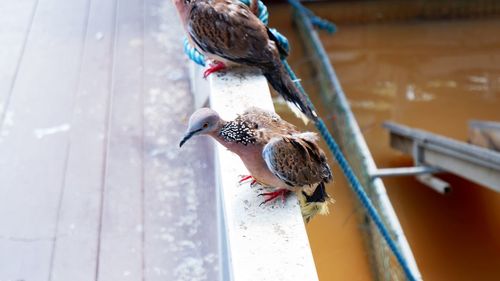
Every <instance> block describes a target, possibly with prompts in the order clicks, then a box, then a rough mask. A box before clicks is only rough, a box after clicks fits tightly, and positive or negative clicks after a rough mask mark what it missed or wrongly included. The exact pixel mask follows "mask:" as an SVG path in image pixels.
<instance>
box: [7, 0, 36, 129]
mask: <svg viewBox="0 0 500 281" xmlns="http://www.w3.org/2000/svg"><path fill="white" fill-rule="evenodd" d="M37 4H38V0H19V1H0V44H2V48H0V61H1V62H2V67H1V68H0V124H1V123H2V122H3V119H4V116H5V115H4V114H5V112H4V110H3V109H4V107H5V106H6V104H7V103H8V99H9V96H10V94H11V92H12V87H13V85H14V81H15V80H16V76H17V73H18V70H19V64H20V62H21V58H22V56H23V53H24V49H25V46H26V40H27V38H28V36H29V33H30V29H31V24H32V23H33V18H34V15H35V11H36V7H37ZM0 127H1V125H0Z"/></svg>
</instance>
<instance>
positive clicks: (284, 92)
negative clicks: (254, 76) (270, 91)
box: [262, 62, 318, 121]
mask: <svg viewBox="0 0 500 281" xmlns="http://www.w3.org/2000/svg"><path fill="white" fill-rule="evenodd" d="M262 72H263V74H264V76H265V77H266V79H267V81H268V82H269V83H270V84H271V86H272V87H273V88H274V89H275V90H276V91H277V92H278V93H279V94H280V95H281V96H282V97H283V98H284V99H285V100H286V101H289V102H292V103H293V104H295V106H297V107H298V108H299V109H300V111H302V112H303V113H304V114H305V115H306V116H307V117H308V118H309V119H311V120H312V121H316V119H317V118H318V115H317V114H316V112H315V111H314V110H313V109H312V108H311V107H310V106H309V105H308V104H307V101H306V100H305V98H304V97H303V96H302V95H301V94H300V92H299V89H298V88H297V86H295V83H294V82H293V81H292V79H291V78H290V75H288V73H287V72H286V71H285V68H284V66H283V64H282V63H281V62H279V63H273V64H270V65H268V66H266V67H265V68H264V69H262Z"/></svg>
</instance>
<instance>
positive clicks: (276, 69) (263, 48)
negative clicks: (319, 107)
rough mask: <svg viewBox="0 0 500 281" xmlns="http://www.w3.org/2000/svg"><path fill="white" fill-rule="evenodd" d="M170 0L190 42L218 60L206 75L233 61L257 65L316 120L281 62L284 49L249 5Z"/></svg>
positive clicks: (233, 1)
mask: <svg viewBox="0 0 500 281" xmlns="http://www.w3.org/2000/svg"><path fill="white" fill-rule="evenodd" d="M172 1H173V2H174V4H175V6H176V7H177V10H178V12H179V15H180V18H181V20H182V22H183V25H184V27H185V29H186V32H187V34H188V39H189V40H190V42H191V44H192V45H193V46H195V48H196V49H197V50H198V51H199V52H200V53H202V54H204V55H205V56H206V57H208V58H210V59H212V60H214V61H217V63H216V64H215V65H213V66H212V67H211V68H210V69H208V70H207V71H206V72H205V75H209V74H210V73H212V72H214V71H218V70H220V69H223V68H225V67H226V66H228V65H234V64H236V65H238V64H240V65H248V66H252V67H257V68H259V69H260V70H261V71H262V74H263V75H264V76H265V77H266V79H267V81H268V82H269V83H270V84H271V86H272V87H273V88H274V89H275V90H276V91H277V92H278V93H279V94H280V95H281V96H283V98H284V99H285V100H286V101H288V102H291V103H293V104H295V105H296V106H297V107H298V108H299V109H300V110H301V111H302V112H303V113H304V114H305V115H306V116H307V117H308V118H309V119H311V120H313V121H315V120H316V119H317V114H316V112H315V111H314V110H313V109H312V108H311V107H310V106H309V105H308V103H307V101H306V100H305V98H304V97H303V96H302V95H301V94H300V92H299V90H298V89H297V87H296V86H295V84H294V83H293V81H292V80H291V78H290V76H289V75H288V73H287V72H286V70H285V67H284V65H283V63H282V62H281V59H280V55H286V53H287V51H286V50H285V49H284V48H282V46H281V45H280V44H279V42H278V40H277V39H276V37H275V36H274V35H273V33H272V32H271V31H269V29H268V28H267V27H266V26H265V25H264V24H263V23H262V22H261V21H260V20H259V18H258V17H257V16H256V15H255V14H254V13H252V11H251V10H250V8H249V7H248V6H246V5H245V4H243V3H241V2H239V1H238V0H172ZM254 5H255V4H254ZM253 7H254V6H253Z"/></svg>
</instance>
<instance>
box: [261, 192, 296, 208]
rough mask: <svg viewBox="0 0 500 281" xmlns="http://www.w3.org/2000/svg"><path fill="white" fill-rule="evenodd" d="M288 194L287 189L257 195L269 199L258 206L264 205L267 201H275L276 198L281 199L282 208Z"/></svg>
mask: <svg viewBox="0 0 500 281" xmlns="http://www.w3.org/2000/svg"><path fill="white" fill-rule="evenodd" d="M288 192H290V191H289V190H288V189H278V190H276V191H273V192H265V193H261V194H259V196H269V198H267V199H266V200H264V201H263V202H262V203H260V205H259V206H262V205H264V204H266V203H267V202H269V201H272V200H275V199H276V198H278V197H280V198H281V203H282V204H283V206H284V205H285V197H286V195H287V194H288Z"/></svg>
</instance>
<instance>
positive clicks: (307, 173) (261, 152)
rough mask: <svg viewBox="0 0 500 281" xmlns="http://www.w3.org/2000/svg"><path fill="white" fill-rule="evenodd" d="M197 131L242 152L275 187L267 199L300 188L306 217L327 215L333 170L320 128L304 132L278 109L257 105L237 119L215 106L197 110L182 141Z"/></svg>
mask: <svg viewBox="0 0 500 281" xmlns="http://www.w3.org/2000/svg"><path fill="white" fill-rule="evenodd" d="M195 135H208V136H211V137H212V138H214V139H215V140H216V141H218V142H219V143H220V144H222V145H223V146H225V147H226V148H227V149H229V150H230V151H232V152H234V153H236V154H237V155H238V156H239V157H240V158H241V160H242V161H243V163H244V164H245V166H246V168H247V169H248V171H249V172H250V174H251V176H252V177H253V178H254V180H255V181H256V182H257V183H259V184H260V185H262V186H263V187H267V188H274V191H272V192H267V193H263V194H262V195H266V196H269V198H268V199H267V200H265V201H264V202H263V203H265V202H268V201H269V200H273V199H275V198H277V197H281V198H282V200H284V197H285V195H286V194H287V193H288V192H290V191H292V192H296V193H297V196H298V198H299V200H300V203H301V210H302V216H303V218H304V220H305V221H306V222H309V220H310V219H311V218H312V217H313V216H314V215H315V214H317V213H319V214H327V213H328V203H329V202H330V201H331V200H330V197H329V196H328V194H327V193H326V190H325V184H326V183H328V182H330V181H331V180H332V171H331V169H330V167H329V165H328V163H327V160H326V157H325V154H324V153H323V151H322V150H321V149H320V148H319V147H318V145H317V144H316V141H317V136H316V134H314V133H310V132H306V133H301V132H299V131H297V129H296V128H295V126H293V125H292V124H290V123H288V122H286V121H284V120H282V119H281V118H280V117H279V116H278V115H277V114H275V113H271V112H268V111H264V110H261V109H258V108H251V109H249V110H247V111H246V112H244V113H243V114H241V115H239V116H238V117H237V118H236V119H235V120H233V121H225V120H222V119H221V118H220V117H219V114H217V112H215V111H214V110H212V109H209V108H201V109H199V110H197V111H196V112H194V113H193V115H191V118H190V119H189V127H188V129H187V132H186V134H185V136H184V138H183V139H182V141H181V142H180V145H179V146H182V145H183V144H184V143H185V142H186V141H188V140H189V139H190V138H191V137H193V136H195Z"/></svg>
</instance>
